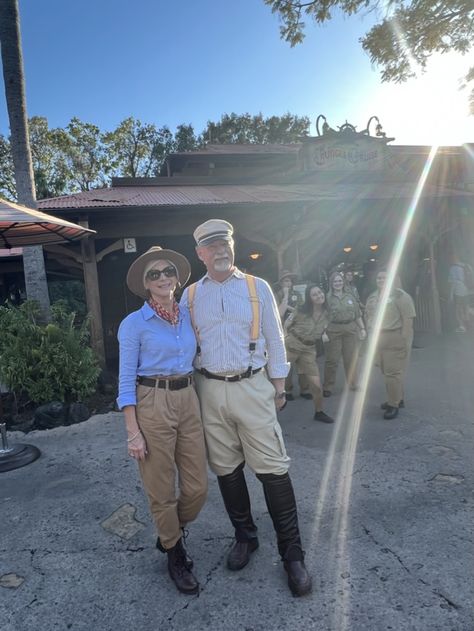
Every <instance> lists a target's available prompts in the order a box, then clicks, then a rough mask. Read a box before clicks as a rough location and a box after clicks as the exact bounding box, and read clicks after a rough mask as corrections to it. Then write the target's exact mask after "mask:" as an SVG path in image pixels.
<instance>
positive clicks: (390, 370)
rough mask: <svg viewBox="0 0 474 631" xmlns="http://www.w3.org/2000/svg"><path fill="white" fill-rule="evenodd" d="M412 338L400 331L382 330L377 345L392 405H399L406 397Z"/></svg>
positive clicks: (377, 358) (378, 358)
mask: <svg viewBox="0 0 474 631" xmlns="http://www.w3.org/2000/svg"><path fill="white" fill-rule="evenodd" d="M412 341H413V335H411V336H410V339H409V340H407V339H406V338H404V337H402V335H401V332H400V331H399V330H398V331H381V332H380V337H379V341H378V345H377V354H376V364H377V365H379V366H380V370H381V371H382V374H383V376H384V379H385V388H386V390H387V403H388V404H389V405H391V406H392V407H396V408H397V407H398V405H399V403H400V401H401V400H402V399H403V398H404V392H403V382H404V378H405V372H406V369H407V364H408V360H409V357H410V352H411V343H412Z"/></svg>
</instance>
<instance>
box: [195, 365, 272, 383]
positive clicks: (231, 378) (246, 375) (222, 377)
mask: <svg viewBox="0 0 474 631" xmlns="http://www.w3.org/2000/svg"><path fill="white" fill-rule="evenodd" d="M261 370H262V368H261V367H260V368H255V369H254V370H252V369H251V368H250V366H249V367H248V368H247V370H246V371H245V372H243V373H241V374H240V375H230V376H229V377H227V376H226V375H215V374H214V373H212V372H209V371H208V370H206V369H205V368H200V369H199V372H200V373H201V375H204V377H206V379H217V380H218V381H228V382H230V383H233V382H234V381H242V379H248V378H249V377H251V376H252V375H255V374H256V373H257V372H260V371H261Z"/></svg>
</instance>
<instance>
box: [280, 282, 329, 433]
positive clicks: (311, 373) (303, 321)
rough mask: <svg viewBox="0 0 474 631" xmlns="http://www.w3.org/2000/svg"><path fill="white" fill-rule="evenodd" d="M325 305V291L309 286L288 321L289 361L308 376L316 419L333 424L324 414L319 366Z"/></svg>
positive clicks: (326, 316) (286, 340)
mask: <svg viewBox="0 0 474 631" xmlns="http://www.w3.org/2000/svg"><path fill="white" fill-rule="evenodd" d="M325 303H326V298H325V296H324V292H323V291H322V290H321V289H320V288H319V287H318V285H314V284H313V285H308V286H307V287H306V292H305V302H304V304H303V305H302V306H301V307H299V308H298V310H297V311H296V313H294V314H292V315H290V317H289V318H288V320H287V323H288V324H287V326H286V333H287V335H286V338H285V344H286V350H287V354H288V361H289V362H291V365H292V366H293V365H294V366H296V369H297V371H298V375H305V377H306V381H307V383H308V387H309V390H310V392H311V394H312V395H313V397H312V398H313V401H314V407H315V413H314V420H315V421H321V422H322V423H334V419H332V418H331V417H330V416H328V415H327V414H326V413H325V412H323V398H322V392H321V380H320V378H319V369H318V364H317V363H316V342H317V341H318V340H322V341H324V340H325V331H326V328H327V325H328V315H327V310H326V304H325Z"/></svg>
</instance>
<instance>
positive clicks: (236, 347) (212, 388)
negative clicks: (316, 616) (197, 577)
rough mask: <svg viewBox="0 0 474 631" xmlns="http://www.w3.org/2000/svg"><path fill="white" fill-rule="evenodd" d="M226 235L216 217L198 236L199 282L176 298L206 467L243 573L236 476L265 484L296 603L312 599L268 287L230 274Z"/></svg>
mask: <svg viewBox="0 0 474 631" xmlns="http://www.w3.org/2000/svg"><path fill="white" fill-rule="evenodd" d="M232 234H233V227H232V225H231V224H230V223H228V222H227V221H224V220H222V219H210V220H209V221H206V222H205V223H203V224H201V225H200V226H198V227H197V228H196V230H195V231H194V238H195V240H196V252H197V255H198V257H199V259H200V260H201V261H202V262H203V263H204V265H205V266H206V268H207V274H206V275H205V276H204V277H203V278H202V279H201V280H200V281H199V282H198V283H196V284H195V285H192V286H191V287H188V288H187V289H186V290H185V292H184V294H183V298H182V303H183V304H187V305H188V307H189V309H190V312H191V318H192V321H193V324H194V327H195V330H196V336H197V340H198V346H199V349H198V354H197V357H196V361H195V367H196V371H197V372H196V387H197V391H198V395H199V398H200V402H201V412H202V417H203V425H204V433H205V438H206V443H207V449H208V457H209V464H210V467H211V469H212V470H213V471H214V473H216V475H217V479H218V483H219V488H220V491H221V494H222V497H223V500H224V505H225V507H226V510H227V512H228V514H229V518H230V520H231V522H232V524H233V526H234V529H235V541H234V543H233V545H232V548H231V550H230V552H229V555H228V558H227V566H228V568H229V569H230V570H240V569H242V568H243V567H245V566H246V565H247V563H248V562H249V560H250V555H251V554H252V552H254V551H255V550H256V549H257V548H258V539H257V527H256V526H255V523H254V521H253V518H252V514H251V509H250V498H249V493H248V489H247V484H246V481H245V476H244V472H243V469H244V465H245V463H247V464H248V466H249V467H250V468H251V469H252V470H253V471H254V472H255V473H256V475H257V477H258V479H259V480H260V481H261V482H262V484H263V490H264V495H265V500H266V503H267V507H268V511H269V513H270V516H271V518H272V521H273V525H274V528H275V531H276V534H277V540H278V549H279V552H280V555H281V558H282V560H283V564H284V568H285V570H286V572H287V574H288V585H289V587H290V589H291V591H292V593H293V594H294V595H295V596H303V595H304V594H308V593H309V592H310V591H311V587H312V586H311V577H310V576H309V574H308V572H307V570H306V567H305V565H304V553H303V549H302V547H301V540H300V534H299V527H298V517H297V510H296V501H295V496H294V493H293V487H292V484H291V480H290V477H289V475H288V467H289V460H290V459H289V458H288V456H287V454H286V450H285V445H284V442H283V437H282V432H281V428H280V425H279V423H278V421H277V417H276V410H277V409H280V408H281V407H282V406H283V405H284V404H285V391H284V383H285V377H286V375H287V373H288V363H287V361H286V353H285V346H284V342H283V334H282V329H281V324H280V319H279V315H278V309H277V305H276V303H275V299H274V297H273V293H272V291H271V289H270V287H269V285H268V284H267V283H266V282H265V281H264V280H262V279H261V278H255V277H246V275H245V274H243V273H242V272H241V271H240V270H238V269H237V268H236V267H235V265H234V241H233V238H232ZM252 283H254V284H253V285H252ZM252 287H253V288H252ZM253 294H254V295H253ZM256 325H258V326H256ZM266 373H267V374H268V377H269V379H268V378H267V375H266Z"/></svg>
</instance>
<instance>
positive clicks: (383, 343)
mask: <svg viewBox="0 0 474 631" xmlns="http://www.w3.org/2000/svg"><path fill="white" fill-rule="evenodd" d="M386 281H387V271H386V270H385V269H381V270H380V271H379V272H378V274H377V277H376V283H377V290H376V291H374V292H373V293H372V294H370V296H369V297H368V298H367V304H366V318H367V327H368V329H369V331H370V332H372V331H373V329H374V326H375V320H376V318H377V314H378V311H379V309H380V305H381V299H382V294H383V290H384V287H385V283H386ZM399 286H400V281H399V279H398V277H397V278H395V281H394V287H393V288H392V291H391V293H390V296H389V297H388V299H387V306H386V307H385V312H384V314H383V319H382V325H381V327H380V333H379V339H378V341H377V351H376V356H375V363H376V365H378V366H380V370H381V371H382V374H383V376H384V379H385V388H386V390H387V401H386V402H385V403H383V404H382V406H381V407H382V409H383V410H384V415H383V416H384V418H385V419H393V418H395V417H396V416H398V411H399V408H403V407H405V403H404V394H403V382H404V377H405V372H406V369H407V364H408V360H409V358H410V352H411V346H412V342H413V318H414V317H415V315H416V313H415V305H414V304H413V300H412V299H411V296H410V295H409V294H407V293H406V292H405V291H403V289H400V287H399Z"/></svg>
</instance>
